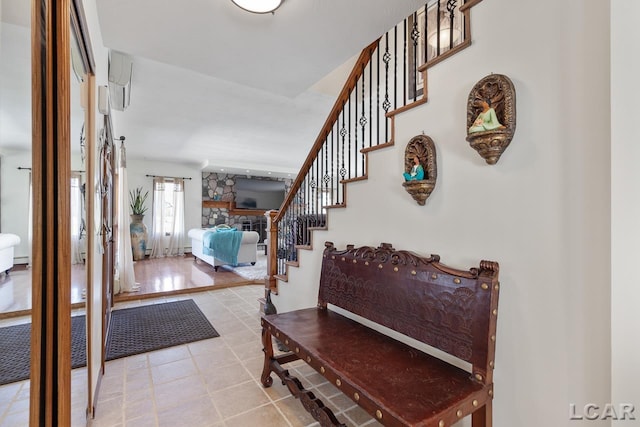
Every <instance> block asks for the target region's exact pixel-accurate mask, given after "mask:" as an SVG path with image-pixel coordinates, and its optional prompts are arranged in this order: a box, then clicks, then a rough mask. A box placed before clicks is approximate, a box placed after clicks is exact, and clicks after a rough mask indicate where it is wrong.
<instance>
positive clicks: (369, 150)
mask: <svg viewBox="0 0 640 427" xmlns="http://www.w3.org/2000/svg"><path fill="white" fill-rule="evenodd" d="M393 145H394V144H393V141H389V142H385V143H384V144H378V145H374V146H371V147H366V148H363V149H362V150H360V152H362V153H369V152H371V151H376V150H381V149H383V148H387V147H393Z"/></svg>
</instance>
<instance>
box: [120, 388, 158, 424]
mask: <svg viewBox="0 0 640 427" xmlns="http://www.w3.org/2000/svg"><path fill="white" fill-rule="evenodd" d="M149 394H150V396H149V397H147V398H145V399H137V400H135V401H133V402H129V401H125V403H124V421H125V424H130V420H132V419H139V418H140V416H141V415H144V414H149V415H147V416H150V417H151V418H152V419H153V422H154V423H155V418H156V417H155V413H156V405H155V402H154V400H153V397H152V396H151V393H149Z"/></svg>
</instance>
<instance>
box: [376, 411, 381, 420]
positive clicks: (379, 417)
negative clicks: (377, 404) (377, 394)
mask: <svg viewBox="0 0 640 427" xmlns="http://www.w3.org/2000/svg"><path fill="white" fill-rule="evenodd" d="M376 418H377V419H379V420H381V419H382V411H380V409H378V410H377V411H376Z"/></svg>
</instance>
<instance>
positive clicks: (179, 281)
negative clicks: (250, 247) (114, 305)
mask: <svg viewBox="0 0 640 427" xmlns="http://www.w3.org/2000/svg"><path fill="white" fill-rule="evenodd" d="M133 268H134V272H135V276H136V284H137V285H138V286H139V287H140V289H139V290H138V291H137V292H128V293H127V292H125V293H121V294H119V295H116V296H115V297H114V302H121V301H131V300H140V299H146V298H155V297H158V296H162V295H176V294H183V293H191V292H199V291H207V290H212V289H223V288H229V287H233V286H243V285H248V284H256V283H259V284H262V281H258V282H256V281H251V280H247V279H245V278H243V277H241V276H238V275H237V274H235V273H233V272H231V271H227V270H225V269H219V270H218V271H217V272H216V271H214V269H213V267H212V266H210V265H208V264H206V263H203V262H202V261H200V260H198V261H194V259H193V256H191V255H190V254H189V255H185V256H182V257H167V258H153V259H152V258H146V259H144V260H140V261H135V262H134V267H133ZM85 272H86V270H85V266H84V265H83V264H74V265H72V266H71V303H72V308H74V309H75V308H82V307H84V290H85V288H86V273H85ZM29 314H31V270H30V269H28V268H26V267H25V266H16V267H15V268H14V269H13V270H11V272H10V274H9V275H5V274H4V273H2V274H0V319H4V318H9V317H16V316H24V315H29Z"/></svg>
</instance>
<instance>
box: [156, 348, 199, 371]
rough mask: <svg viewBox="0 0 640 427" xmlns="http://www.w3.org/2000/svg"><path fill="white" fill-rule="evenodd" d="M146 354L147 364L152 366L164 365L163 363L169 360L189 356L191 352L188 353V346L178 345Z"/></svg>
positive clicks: (173, 360) (172, 360)
mask: <svg viewBox="0 0 640 427" xmlns="http://www.w3.org/2000/svg"><path fill="white" fill-rule="evenodd" d="M148 356H149V365H150V366H152V367H154V366H159V365H164V364H165V363H169V362H175V361H178V360H183V359H188V358H190V357H191V353H189V348H188V347H187V346H186V345H179V346H175V347H169V348H164V349H162V350H157V351H153V352H151V353H148Z"/></svg>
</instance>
